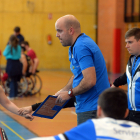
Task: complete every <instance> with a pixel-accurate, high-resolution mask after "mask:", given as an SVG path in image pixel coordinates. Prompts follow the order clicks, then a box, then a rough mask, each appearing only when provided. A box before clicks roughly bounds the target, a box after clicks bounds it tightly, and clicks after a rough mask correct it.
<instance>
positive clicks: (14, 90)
mask: <svg viewBox="0 0 140 140" xmlns="http://www.w3.org/2000/svg"><path fill="white" fill-rule="evenodd" d="M18 43H19V42H18V38H17V37H16V36H15V35H11V36H10V38H9V44H8V45H7V46H6V48H5V50H4V52H3V55H4V56H5V57H6V60H7V65H6V73H7V74H8V77H9V78H10V94H9V99H14V98H15V97H16V96H17V94H18V81H20V78H21V76H22V63H21V62H20V61H19V59H20V58H21V47H20V45H18Z"/></svg>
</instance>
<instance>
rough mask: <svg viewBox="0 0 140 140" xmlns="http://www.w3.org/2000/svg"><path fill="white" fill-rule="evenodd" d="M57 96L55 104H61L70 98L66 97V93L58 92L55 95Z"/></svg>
mask: <svg viewBox="0 0 140 140" xmlns="http://www.w3.org/2000/svg"><path fill="white" fill-rule="evenodd" d="M55 96H57V100H56V103H62V102H64V101H67V100H69V99H70V98H71V97H70V96H69V95H68V91H59V92H57V93H56V94H55Z"/></svg>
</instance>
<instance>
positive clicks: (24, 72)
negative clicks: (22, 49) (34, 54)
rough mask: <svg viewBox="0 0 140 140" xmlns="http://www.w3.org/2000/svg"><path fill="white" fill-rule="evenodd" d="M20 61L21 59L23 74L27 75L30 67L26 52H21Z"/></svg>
mask: <svg viewBox="0 0 140 140" xmlns="http://www.w3.org/2000/svg"><path fill="white" fill-rule="evenodd" d="M20 61H21V63H22V65H23V68H22V74H23V75H25V74H26V70H27V67H28V64H27V60H26V56H25V55H24V54H21V58H20Z"/></svg>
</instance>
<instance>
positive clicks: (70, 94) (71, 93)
mask: <svg viewBox="0 0 140 140" xmlns="http://www.w3.org/2000/svg"><path fill="white" fill-rule="evenodd" d="M68 95H69V96H70V97H74V95H73V91H72V89H70V90H69V91H68Z"/></svg>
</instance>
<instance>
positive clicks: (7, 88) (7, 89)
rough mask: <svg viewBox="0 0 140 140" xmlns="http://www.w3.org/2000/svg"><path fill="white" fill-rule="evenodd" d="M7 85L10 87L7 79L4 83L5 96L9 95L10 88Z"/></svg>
mask: <svg viewBox="0 0 140 140" xmlns="http://www.w3.org/2000/svg"><path fill="white" fill-rule="evenodd" d="M9 85H10V80H9V79H7V80H6V81H5V82H4V91H5V94H6V95H9V93H10V87H9Z"/></svg>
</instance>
